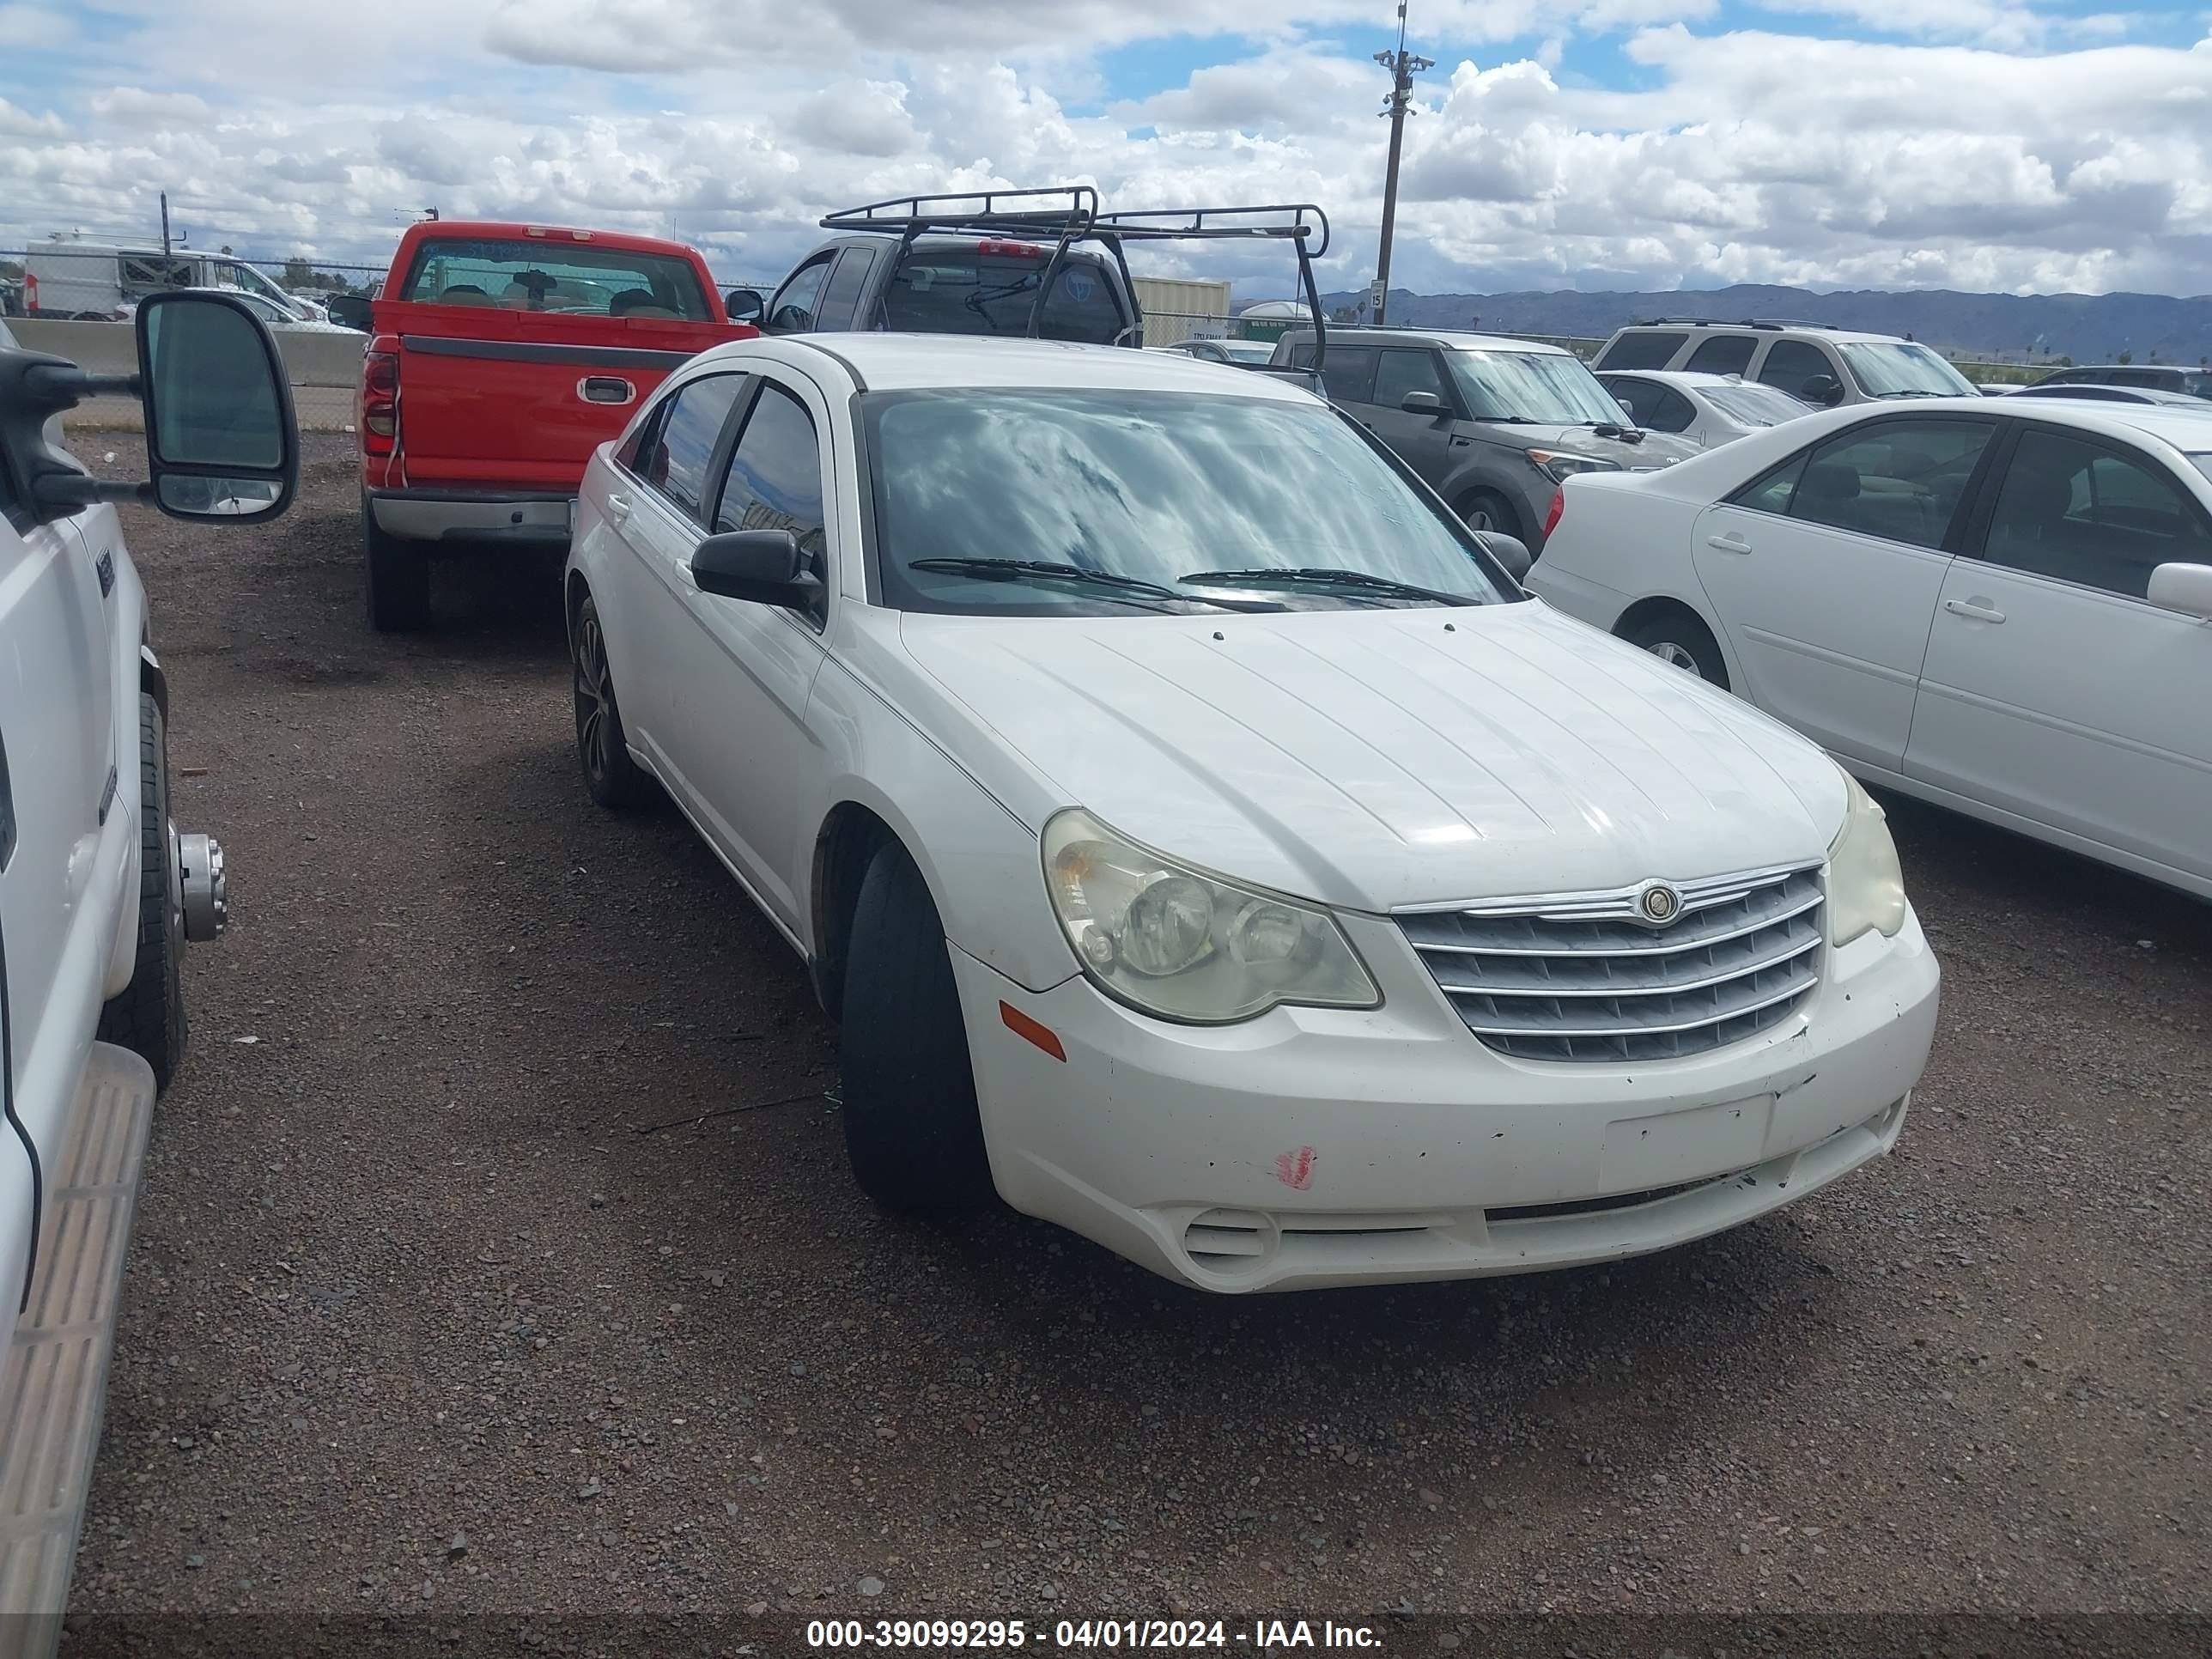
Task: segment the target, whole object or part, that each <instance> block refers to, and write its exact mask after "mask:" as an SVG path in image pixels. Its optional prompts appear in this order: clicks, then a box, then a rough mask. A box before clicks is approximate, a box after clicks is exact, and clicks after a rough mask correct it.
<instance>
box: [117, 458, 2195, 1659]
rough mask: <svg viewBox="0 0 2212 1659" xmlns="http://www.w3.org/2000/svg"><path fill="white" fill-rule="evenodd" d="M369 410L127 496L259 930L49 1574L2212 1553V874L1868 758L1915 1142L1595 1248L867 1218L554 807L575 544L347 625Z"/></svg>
mask: <svg viewBox="0 0 2212 1659" xmlns="http://www.w3.org/2000/svg"><path fill="white" fill-rule="evenodd" d="M309 445H310V447H309V461H308V466H307V475H306V480H305V485H304V489H303V496H302V499H301V502H300V504H299V505H298V506H297V507H295V510H294V511H293V513H292V514H291V515H290V516H289V518H288V519H286V520H282V521H280V522H278V523H276V524H275V525H272V526H264V527H261V528H259V529H257V530H246V531H240V532H228V533H217V532H209V531H205V530H201V529H197V528H193V527H189V526H182V525H178V524H175V523H173V522H170V521H167V520H161V519H157V518H155V517H154V516H153V515H151V514H150V513H142V512H138V511H136V510H135V509H134V510H133V512H132V513H131V525H130V532H131V544H132V546H133V548H134V549H135V550H136V551H137V556H138V560H139V562H140V565H141V568H142V569H143V573H144V575H145V579H146V582H147V586H149V589H150V590H151V595H152V604H153V615H154V627H155V645H156V647H157V648H158V649H159V650H160V652H161V657H162V659H163V661H164V663H165V664H166V665H167V669H168V672H169V676H170V679H171V684H172V686H173V702H174V713H173V720H172V735H171V744H172V762H173V765H174V766H175V767H176V768H177V769H179V780H178V783H177V798H178V802H179V808H178V811H179V819H180V821H182V822H183V823H184V824H185V828H187V829H210V830H212V831H214V832H216V834H218V835H219V836H221V838H222V842H223V844H224V846H225V848H226V849H227V851H228V855H229V860H230V867H231V871H232V877H231V891H232V917H233V921H232V928H231V932H230V933H229V934H228V937H227V938H226V939H225V940H224V941H223V943H222V945H219V946H216V947H211V948H210V947H203V948H201V949H200V950H198V951H196V952H195V953H194V954H193V956H192V957H191V959H190V964H189V967H188V969H187V973H188V994H189V996H190V998H191V1013H192V1019H193V1023H194V1031H193V1038H192V1042H193V1048H192V1053H191V1059H190V1060H189V1062H188V1064H187V1066H186V1068H185V1072H184V1073H183V1075H182V1076H181V1078H180V1080H179V1084H178V1086H177V1087H176V1089H175V1090H174V1091H173V1093H172V1094H171V1095H170V1096H169V1097H168V1098H167V1101H166V1102H165V1103H164V1104H163V1107H162V1109H161V1114H160V1115H159V1117H158V1118H157V1120H156V1123H155V1131H154V1144H153V1149H152V1154H151V1159H152V1162H151V1172H150V1176H149V1181H148V1185H147V1188H146V1192H145V1195H144V1198H143V1204H142V1207H141V1210H140V1213H139V1219H138V1224H137V1234H136V1241H135V1249H134V1254H133V1258H132V1262H131V1273H130V1279H129V1281H128V1284H127V1286H126V1291H125V1310H124V1316H123V1331H122V1335H121V1339H120V1346H119V1352H118V1356H117V1359H116V1362H115V1369H114V1372H113V1376H112V1383H111V1389H110V1396H109V1403H108V1410H107V1426H106V1443H105V1445H104V1447H103V1449H102V1453H101V1459H100V1469H99V1474H98V1477H97V1480H96V1483H95V1485H94V1492H93V1498H92V1505H91V1510H90V1512H89V1514H88V1517H87V1519H86V1522H85V1528H84V1534H83V1542H82V1553H81V1556H80V1559H79V1563H78V1566H77V1576H76V1590H75V1596H74V1607H75V1608H76V1612H77V1613H79V1614H81V1615H98V1614H101V1613H133V1614H137V1615H152V1614H173V1613H183V1614H189V1615H193V1616H195V1617H197V1618H208V1617H216V1616H220V1615H223V1614H227V1613H232V1612H242V1613H251V1614H259V1615H298V1614H306V1613H316V1614H328V1615H333V1616H335V1617H336V1618H337V1619H340V1620H343V1619H345V1618H347V1617H349V1616H352V1615H358V1614H362V1613H369V1614H386V1615H396V1616H398V1617H400V1618H402V1619H407V1620H417V1621H418V1622H420V1620H419V1616H420V1615H425V1614H427V1615H429V1620H428V1623H429V1624H430V1625H431V1626H436V1625H437V1622H438V1621H440V1620H446V1619H448V1618H451V1619H454V1620H464V1619H465V1617H466V1616H467V1615H471V1614H479V1613H497V1614H500V1615H501V1616H502V1618H507V1619H513V1618H515V1617H518V1616H520V1615H527V1616H528V1617H529V1618H530V1619H531V1620H536V1621H538V1625H539V1626H541V1627H550V1624H549V1621H552V1620H559V1619H561V1618H564V1617H567V1618H583V1617H586V1616H589V1615H602V1614H607V1613H620V1612H626V1611H629V1610H642V1611H644V1612H647V1613H659V1612H668V1611H681V1610H684V1609H699V1608H709V1609H714V1610H715V1611H717V1612H720V1613H729V1614H732V1615H733V1616H734V1617H735V1618H737V1619H738V1620H740V1621H742V1620H744V1619H745V1618H747V1617H748V1613H749V1610H750V1618H751V1619H752V1620H754V1621H756V1622H757V1625H758V1626H759V1627H760V1628H761V1629H762V1630H763V1631H767V1630H769V1629H770V1628H780V1627H783V1626H789V1625H790V1624H791V1621H792V1620H793V1618H794V1617H796V1618H798V1619H802V1620H803V1619H806V1618H816V1617H823V1616H833V1615H834V1616H839V1617H845V1616H853V1617H865V1618H866V1619H869V1620H874V1619H876V1618H879V1617H881V1618H915V1617H935V1618H957V1617H988V1616H997V1617H1026V1618H1028V1619H1030V1620H1031V1621H1033V1622H1035V1621H1039V1620H1054V1619H1058V1618H1060V1617H1080V1616H1085V1615H1089V1616H1103V1615H1109V1614H1118V1615H1123V1616H1127V1615H1131V1614H1139V1613H1170V1612H1171V1611H1172V1612H1182V1613H1191V1614H1204V1615H1205V1616H1206V1617H1209V1618H1210V1617H1216V1616H1220V1617H1230V1616H1237V1617H1243V1616H1248V1615H1250V1614H1254V1613H1268V1614H1278V1613H1280V1614H1285V1615H1287V1614H1291V1613H1302V1614H1304V1616H1307V1617H1310V1618H1316V1619H1317V1618H1319V1617H1320V1616H1322V1615H1323V1614H1334V1615H1335V1616H1337V1617H1339V1618H1340V1619H1341V1618H1345V1617H1348V1616H1358V1617H1364V1618H1374V1617H1376V1616H1384V1617H1386V1618H1387V1617H1388V1616H1389V1615H1390V1614H1393V1613H1413V1612H1418V1613H1423V1614H1428V1613H1462V1614H1467V1613H1496V1612H1500V1611H1533V1610H1537V1609H1546V1608H1548V1609H1559V1610H1575V1611H1583V1612H1600V1613H1622V1612H1637V1613H1644V1612H1665V1613H1682V1612H1687V1611H1692V1610H1708V1609H1736V1610H1746V1609H1748V1610H1765V1611H1777V1610H1790V1611H1817V1612H1823V1613H1845V1612H1861V1611H1867V1610H1886V1611H1888V1612H1892V1613H1917V1612H1937V1611H1956V1610H1962V1609H1965V1610H1976V1611H1984V1612H1991V1613H2019V1612H2030V1613H2055V1612H2091V1611H2115V1610H2134V1611H2139V1612H2151V1611H2164V1610H2175V1609H2179V1610H2196V1611H2200V1612H2201V1611H2203V1610H2204V1609H2205V1608H2206V1607H2207V1605H2208V1601H2212V1474H2208V1469H2207V1462H2206V1454H2207V1448H2208V1444H2212V1425H2208V1422H2207V1416H2206V1413H2207V1410H2208V1407H2212V1385H2209V1384H2208V1379H2212V1364H2208V1352H2207V1346H2208V1345H2207V1337H2206V1312H2207V1307H2206V1303H2207V1285H2208V1283H2212V1279H2208V1271H2207V1270H2208V1267H2212V1261H2208V1249H2207V1245H2208V1240H2209V1239H2212V1227H2208V1225H2207V1218H2206V1210H2205V1195H2206V1185H2207V1178H2206V1169H2207V1164H2208V1157H2207V1152H2208V1145H2207V1139H2208V1138H2207V1133H2206V1109H2207V1103H2208V1102H2212V908H2208V907H2205V906H2203V905H2200V904H2197V903H2194V902H2190V901H2186V900H2184V899H2182V898H2180V897H2178V896H2173V895H2171V894H2167V893H2165V892H2162V891H2160V890H2157V889H2154V888H2152V887H2149V886H2147V885H2144V884H2140V883H2138V882H2136V881H2134V880H2132V879H2130V878H2124V877H2121V876H2118V875H2116V874H2112V873H2110V872H2106V871H2103V870H2101V869H2100V868H2099V867H2097V866H2093V865H2089V864H2087V863H2084V862H2081V861H2079V860H2075V859H2072V858H2069V857H2066V856H2063V855H2060V854H2054V853H2051V852H2047V851H2045V850H2043V849H2041V848H2038V847H2036V846H2034V845H2033V844H2031V843H2028V842H2023V841H2019V840H2015V839H2014V838H2011V837H2009V836H2003V835H2001V834H1998V833H1996V832H1993V831H1989V830H1984V829H1979V828H1977V827H1975V826H1973V825H1972V824H1970V823H1967V822H1966V821H1965V820H1963V819H1960V818H1956V817H1948V816H1946V815H1943V814H1940V813H1936V812H1933V811H1923V810H1920V809H1917V808H1916V807H1913V806H1911V805H1909V804H1895V805H1894V806H1893V817H1894V820H1895V823H1896V827H1897V832H1898V839H1899V844H1900V847H1901V848H1902V850H1903V854H1904V857H1905V865H1906V870H1907V875H1908V878H1909V880H1910V882H1911V890H1912V893H1913V896H1914V897H1915V899H1916V901H1917V903H1918V904H1919V907H1920V909H1921V914H1922V915H1923V918H1924V919H1925V921H1926V922H1927V923H1928V926H1929V931H1930V933H1932V934H1933V936H1934V938H1935V939H1936V944H1937V946H1938V948H1939V950H1940V951H1941V952H1942V958H1943V963H1944V967H1945V970H1946V975H1947V978H1946V984H1945V996H1944V1011H1943V1017H1942V1032H1941V1036H1940V1037H1939V1039H1938V1044H1937V1048H1936V1056H1935V1060H1934V1062H1933V1064H1932V1066H1931V1067H1930V1069H1929V1073H1928V1076H1927V1079H1926V1081H1925V1084H1924V1085H1923V1089H1922V1091H1921V1092H1920V1095H1919V1097H1918V1104H1917V1111H1916V1114H1915V1116H1914V1118H1913V1120H1912V1121H1911V1124H1910V1125H1909V1126H1908V1127H1907V1129H1906V1132H1905V1139H1904V1141H1903V1143H1902V1145H1901V1146H1900V1148H1899V1152H1898V1153H1897V1155H1896V1156H1894V1157H1893V1158H1890V1159H1888V1160H1887V1161H1886V1162H1885V1163H1883V1164H1880V1165H1878V1166H1876V1167H1875V1168H1873V1169H1871V1170H1868V1171H1865V1172H1863V1173H1861V1174H1859V1175H1857V1176H1853V1177H1851V1178H1850V1179H1849V1180H1847V1181H1845V1182H1843V1183H1841V1184H1840V1185H1838V1187H1835V1188H1831V1189H1829V1191H1827V1192H1826V1193H1824V1194H1820V1195H1818V1196H1815V1197H1814V1198H1812V1199H1810V1200H1807V1201H1805V1202H1803V1203H1802V1204H1800V1205H1797V1206H1794V1207H1793V1208H1791V1209H1790V1210H1788V1211H1786V1212H1783V1213H1781V1214H1780V1215H1778V1216H1777V1217H1773V1218H1768V1219H1766V1220H1764V1221H1761V1222H1759V1223H1757V1224H1754V1225H1751V1226H1748V1227H1746V1228H1744V1229H1742V1230H1741V1231H1736V1232H1734V1233H1731V1234H1728V1235H1725V1236H1723V1237H1719V1238H1717V1239H1714V1240H1711V1241H1710V1242H1708V1243H1704V1244H1701V1245H1698V1246H1694V1247H1692V1248H1689V1249H1680V1250H1677V1251H1674V1252H1672V1253H1670V1254H1668V1255H1661V1256H1657V1257H1655V1258H1650V1259H1646V1260H1644V1261H1638V1262H1634V1263H1632V1264H1629V1265H1626V1266H1624V1267H1614V1268H1612V1269H1610V1270H1604V1271H1599V1270H1591V1271H1586V1272H1579V1273H1568V1274H1562V1275H1557V1276H1552V1277H1546V1278H1537V1279H1504V1280H1492V1281H1487V1282H1480V1283H1475V1284H1463V1285H1442V1286H1428V1287H1421V1288H1416V1289H1407V1290H1396V1291H1345V1292H1334V1293H1328V1294H1322V1295H1304V1296H1297V1297H1276V1298H1269V1299H1261V1300H1239V1299H1212V1298H1208V1297H1201V1296H1200V1295H1198V1294H1196V1293H1194V1292H1188V1291H1182V1290H1180V1289H1178V1288H1176V1287H1174V1286H1171V1285H1168V1284H1166V1283H1165V1282H1164V1281H1161V1280H1158V1279H1154V1278H1152V1277H1151V1276H1150V1275H1148V1274H1146V1273H1141V1272H1139V1270H1137V1269H1134V1268H1132V1267H1125V1266H1123V1265H1121V1263H1119V1262H1118V1261H1115V1260H1113V1259H1111V1258H1109V1257H1108V1256H1107V1255H1104V1254H1103V1253H1102V1252H1100V1251H1098V1250H1097V1249H1093V1248H1091V1246H1089V1245H1088V1244H1085V1243H1081V1242H1079V1241H1078V1240H1076V1239H1074V1238H1073V1237H1068V1236H1066V1235H1064V1234H1061V1233H1060V1232H1057V1231H1054V1230H1052V1229H1049V1228H1047V1227H1044V1226H1042V1225H1037V1224H1033V1223H1030V1222H1028V1221H1026V1220H1024V1219H1021V1218H1015V1217H1012V1216H1006V1217H1000V1218H995V1219H990V1220H987V1221H982V1222H978V1223H975V1224H972V1225H963V1226H961V1227H958V1228H954V1229H950V1230H946V1229H939V1228H932V1227H927V1226H921V1225H911V1224H908V1223H904V1222H900V1221H894V1220H890V1219H886V1218H884V1217H883V1216H881V1215H879V1214H878V1213H876V1212H874V1211H873V1210H872V1208H871V1206H869V1205H868V1203H867V1202H866V1200H863V1199H862V1198H861V1197H860V1194H859V1193H858V1192H857V1191H856V1190H855V1189H854V1187H853V1185H852V1183H851V1182H850V1181H849V1179H848V1176H847V1174H846V1171H845V1169H844V1164H843V1156H844V1155H843V1146H842V1139H841V1136H840V1131H839V1127H838V1123H837V1121H836V1108H835V1104H834V1101H833V1098H832V1097H831V1096H830V1091H833V1090H834V1087H835V1085H836V1077H837V1070H836V1038H835V1034H834V1031H833V1030H832V1029H831V1028H830V1027H829V1026H828V1024H826V1023H825V1022H824V1020H823V1018H822V1017H821V1015H820V1014H819V1013H818V1012H817V1010H816V1008H815V1006H814V1004H813V1002H812V1000H811V996H810V994H809V993H808V990H807V987H806V985H805V981H804V980H803V978H802V976H801V973H800V970H799V963H797V961H796V960H795V959H794V958H793V956H792V955H791V954H790V952H789V951H788V950H787V948H786V947H785V946H784V945H783V944H782V943H781V941H780V939H778V938H777V937H776V936H775V934H774V933H772V932H771V931H770V929H769V926H768V925H767V924H766V923H765V922H764V921H762V920H761V919H760V918H759V917H758V916H757V915H755V914H754V913H753V911H752V910H751V909H750V908H749V906H748V904H747V902H745V900H744V897H743V896H742V895H741V894H740V893H739V892H738V890H737V889H736V887H735V886H734V885H733V884H732V883H731V882H730V881H729V880H728V879H727V878H726V876H725V875H724V873H723V872H722V871H721V869H720V866H718V865H716V864H715V863H714V860H713V859H712V858H711V856H710V855H709V854H708V853H707V851H706V850H705V849H704V848H703V847H702V846H701V845H700V844H699V843H698V842H696V841H695V840H694V838H693V837H692V836H691V835H690V832H689V831H688V829H685V828H684V826H683V824H682V823H680V822H679V821H678V819H677V818H676V817H674V816H673V815H672V814H671V813H666V812H664V813H662V814H659V815H657V816H647V817H640V818H622V817H610V816H608V815H606V814H605V813H603V812H600V811H597V810H596V809H594V808H593V807H592V805H590V804H589V803H588V802H587V801H586V799H585V796H584V793H583V790H582V788H581V787H580V784H579V782H578V780H577V777H576V775H575V765H574V759H573V754H572V750H571V733H570V716H569V707H568V668H567V661H566V656H565V649H564V644H563V641H562V630H561V621H560V614H559V607H558V604H557V599H556V584H555V582H554V580H553V573H552V567H551V566H550V564H545V563H537V564H532V563H527V562H485V563H484V564H483V565H481V566H479V567H477V568H474V569H473V570H471V572H468V573H465V574H466V575H467V577H468V580H456V581H454V582H453V584H452V585H451V586H450V589H449V591H444V592H441V596H440V606H441V613H442V623H441V627H440V629H438V631H437V632H435V633H434V634H432V635H427V636H424V637H422V638H420V639H416V640H397V639H383V638H379V637H377V636H375V635H372V634H370V633H369V632H368V628H367V625H366V623H365V622H364V620H363V617H362V573H361V567H360V559H359V553H358V538H357V528H356V496H355V487H354V483H353V471H352V467H351V464H350V461H349V458H348V454H347V453H346V452H345V451H344V450H343V449H342V448H341V447H337V441H322V440H310V441H309ZM78 447H79V448H80V450H82V451H87V452H89V456H90V459H93V460H94V462H95V463H99V470H100V471H101V472H102V473H103V474H104V475H106V476H112V477H122V476H125V474H126V473H130V472H131V471H135V468H136V466H137V459H136V453H135V449H134V447H133V441H131V440H130V439H127V438H124V437H121V436H119V435H118V436H103V435H94V436H91V437H90V438H80V439H79V440H78ZM110 452H112V453H113V455H114V457H115V459H113V460H112V461H102V460H101V457H102V455H103V454H105V453H110ZM497 1622H498V1621H496V1620H494V1621H486V1623H487V1624H496V1623H497ZM501 1628H506V1626H501ZM1406 1628H1409V1629H1410V1628H1412V1627H1411V1626H1408V1627H1406ZM1420 1628H1421V1630H1422V1631H1423V1632H1424V1636H1423V1642H1424V1644H1425V1645H1427V1644H1429V1638H1428V1635H1427V1632H1430V1631H1431V1629H1433V1631H1434V1632H1435V1634H1434V1640H1435V1642H1436V1643H1437V1644H1443V1643H1446V1642H1447V1641H1448V1640H1449V1639H1455V1638H1449V1632H1448V1631H1447V1629H1446V1628H1445V1627H1444V1626H1441V1625H1437V1626H1430V1625H1427V1624H1425V1625H1423V1626H1420ZM518 1650H519V1649H518ZM1550 1651H1552V1652H1554V1653H1556V1652H1557V1651H1559V1649H1558V1647H1557V1646H1556V1644H1555V1645H1553V1647H1552V1648H1551V1649H1550Z"/></svg>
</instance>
